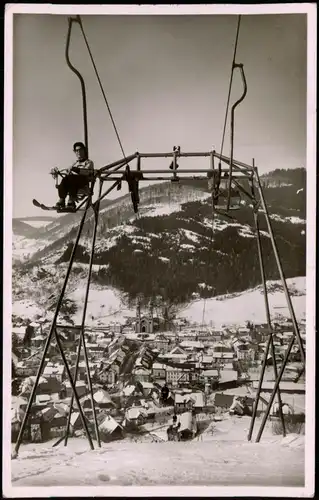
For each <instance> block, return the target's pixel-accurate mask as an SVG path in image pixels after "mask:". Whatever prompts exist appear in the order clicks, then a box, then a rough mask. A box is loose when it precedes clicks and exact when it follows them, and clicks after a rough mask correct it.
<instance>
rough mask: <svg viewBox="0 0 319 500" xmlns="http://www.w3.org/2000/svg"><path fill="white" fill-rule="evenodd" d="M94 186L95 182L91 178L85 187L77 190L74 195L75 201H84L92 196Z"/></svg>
mask: <svg viewBox="0 0 319 500" xmlns="http://www.w3.org/2000/svg"><path fill="white" fill-rule="evenodd" d="M94 184H95V180H94V178H93V179H90V181H89V183H88V184H87V185H86V186H84V187H82V188H80V189H78V191H77V193H76V201H77V202H79V201H82V200H84V198H86V197H87V196H93V189H94Z"/></svg>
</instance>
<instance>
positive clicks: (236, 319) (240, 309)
mask: <svg viewBox="0 0 319 500" xmlns="http://www.w3.org/2000/svg"><path fill="white" fill-rule="evenodd" d="M268 284H269V285H273V284H280V282H279V281H269V282H267V285H268ZM287 285H288V288H289V290H290V291H291V292H292V297H291V300H292V304H293V307H294V310H295V314H296V317H297V320H300V319H304V318H305V316H306V278H305V277H303V276H302V277H299V276H298V277H296V278H290V279H287ZM296 292H297V293H298V294H300V295H297V296H296V295H294V293H296ZM268 298H269V305H270V311H271V314H272V316H273V317H274V318H275V317H289V309H288V306H287V301H286V297H285V294H284V291H283V290H282V291H275V292H270V293H268ZM203 311H204V322H205V323H207V324H210V322H212V325H214V326H217V327H218V326H221V325H243V324H245V322H246V321H248V320H250V321H253V322H256V323H257V322H261V323H266V322H267V319H266V312H265V303H264V295H263V293H262V288H261V287H260V286H258V287H256V288H253V289H251V290H246V291H245V292H242V293H239V294H232V295H230V296H227V295H224V296H222V297H214V298H211V299H206V301H205V310H204V301H203V300H194V301H193V302H192V303H190V304H189V305H188V306H186V307H185V309H184V310H183V311H181V312H180V313H179V316H180V317H184V318H187V319H188V320H191V321H193V322H199V323H202V321H203Z"/></svg>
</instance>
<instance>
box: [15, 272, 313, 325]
mask: <svg viewBox="0 0 319 500" xmlns="http://www.w3.org/2000/svg"><path fill="white" fill-rule="evenodd" d="M268 284H269V285H270V287H272V286H273V285H279V284H280V282H279V281H270V282H268ZM287 285H288V287H289V290H290V292H291V295H292V296H291V300H292V303H293V306H294V309H295V314H296V317H297V320H300V319H304V318H305V316H306V278H305V277H296V278H290V279H288V280H287ZM85 287H86V282H85V280H80V281H79V282H78V283H77V284H76V286H74V287H72V290H71V291H70V292H67V294H66V297H67V298H68V299H71V300H72V301H74V303H76V304H77V306H78V310H77V312H76V314H75V315H74V316H73V320H74V321H75V322H76V323H78V322H80V323H81V317H82V310H83V301H84V296H85ZM268 297H269V303H270V312H271V316H272V318H276V317H277V318H279V317H281V318H282V317H284V318H285V317H290V316H289V310H288V306H287V302H286V298H285V294H284V292H283V290H281V291H278V290H277V291H274V292H270V293H269V294H268ZM204 307H205V309H204ZM12 308H13V311H12V312H13V314H16V315H17V316H19V317H21V318H30V319H32V320H35V319H36V316H37V315H40V316H41V315H42V316H43V315H44V316H45V315H46V313H45V305H44V306H43V307H41V305H39V304H35V302H34V301H32V300H31V299H23V300H15V301H14V302H13V304H12ZM203 311H204V323H205V324H207V325H211V326H216V327H220V326H221V325H228V326H230V325H245V322H246V321H248V320H250V321H253V322H256V323H258V322H260V323H264V322H266V313H265V304H264V296H263V293H262V288H261V286H258V287H256V288H254V289H251V290H246V291H244V292H241V293H238V294H231V295H223V296H219V297H214V298H211V299H206V301H204V300H203V299H199V300H194V301H192V302H191V303H190V304H188V305H186V306H185V307H184V308H181V309H180V311H179V313H178V316H179V317H184V318H187V319H188V320H189V321H191V322H194V323H196V322H197V323H200V324H201V323H202V321H203ZM135 314H136V309H135V307H132V308H129V307H128V306H127V305H126V303H125V300H124V297H122V295H121V294H120V292H119V291H118V290H116V289H114V288H111V287H98V286H97V285H94V284H92V285H91V287H90V291H89V297H88V306H87V314H86V323H87V325H90V326H91V325H98V324H109V323H112V322H119V323H125V321H126V319H127V318H129V317H135ZM48 317H49V315H48Z"/></svg>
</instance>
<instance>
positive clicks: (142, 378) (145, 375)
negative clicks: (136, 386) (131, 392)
mask: <svg viewBox="0 0 319 500" xmlns="http://www.w3.org/2000/svg"><path fill="white" fill-rule="evenodd" d="M133 375H134V379H135V380H136V381H139V382H149V380H150V376H151V371H150V370H146V369H145V368H135V369H134V371H133Z"/></svg>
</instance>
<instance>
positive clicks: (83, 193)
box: [50, 168, 95, 203]
mask: <svg viewBox="0 0 319 500" xmlns="http://www.w3.org/2000/svg"><path fill="white" fill-rule="evenodd" d="M50 173H51V175H52V177H53V178H54V179H55V187H56V188H58V185H59V181H58V178H59V176H60V177H62V178H63V177H64V176H65V175H66V173H65V172H63V171H59V169H57V168H53V169H52V170H51V172H50ZM94 184H95V177H94V175H93V176H92V177H90V179H89V182H88V184H87V185H86V186H84V187H82V188H80V189H78V191H77V194H76V202H77V203H78V202H80V201H82V200H84V198H86V197H87V196H93V190H94Z"/></svg>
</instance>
